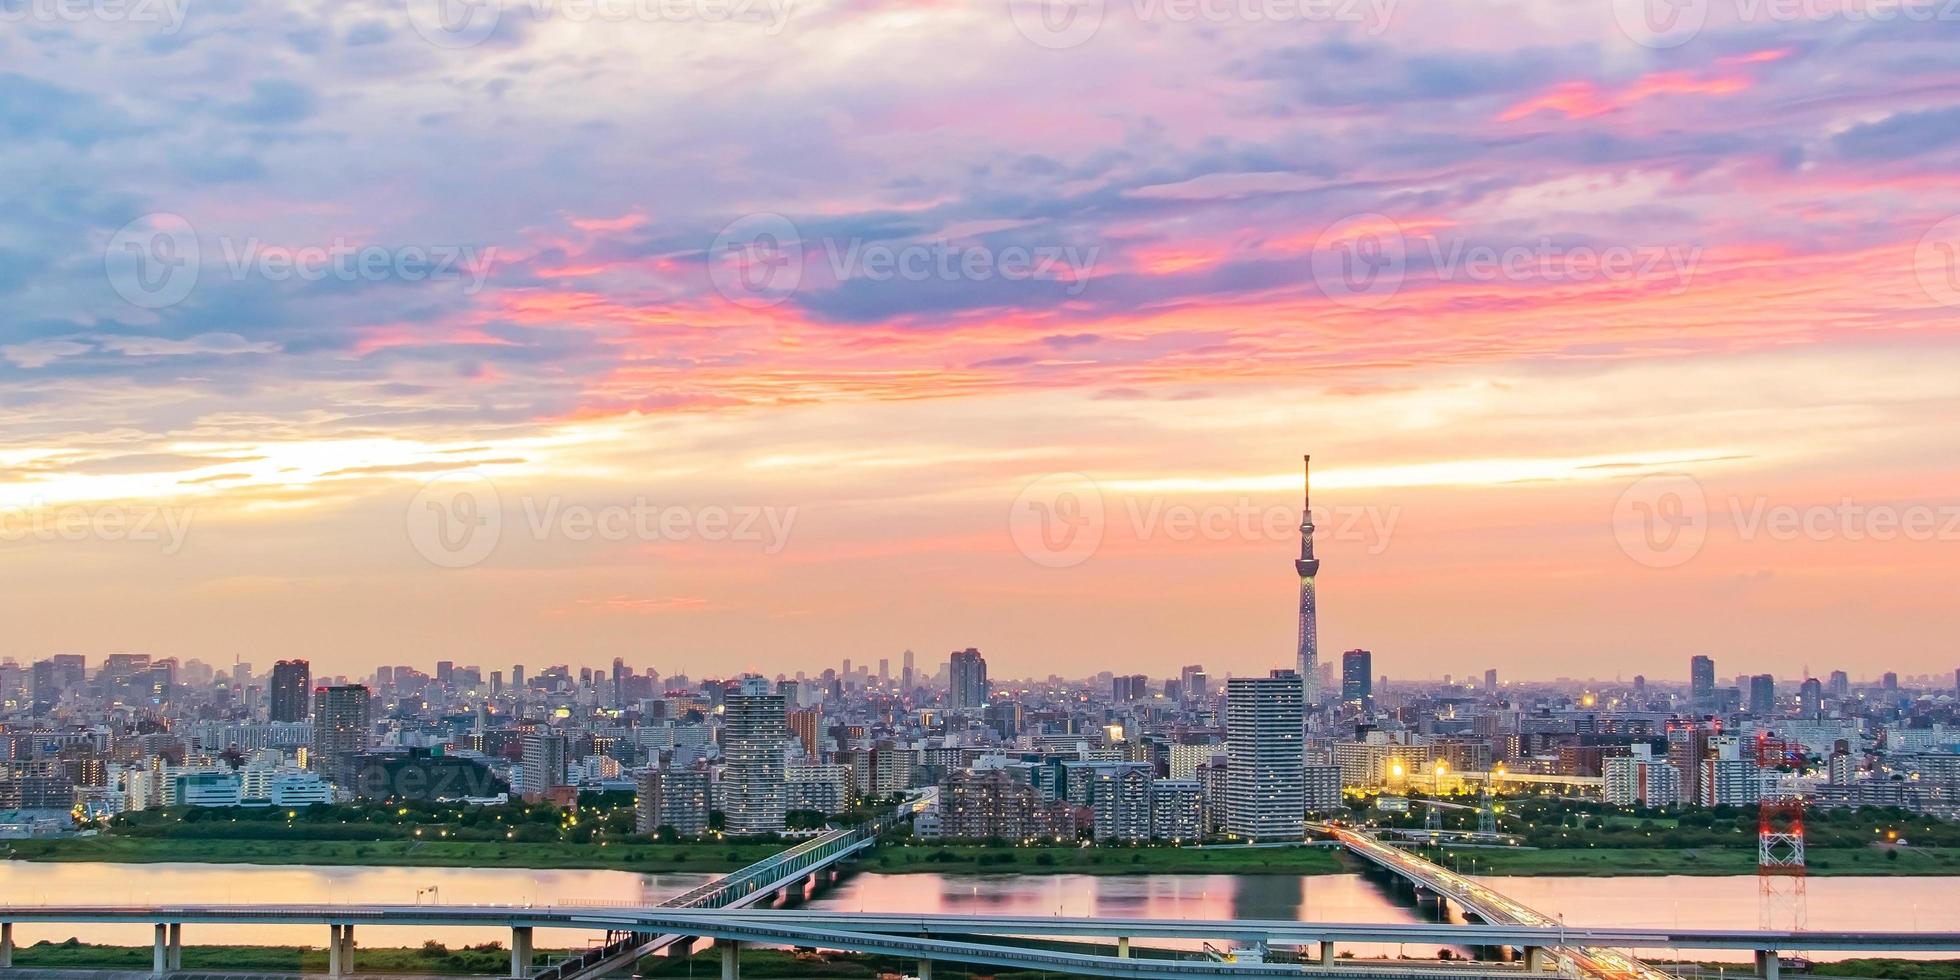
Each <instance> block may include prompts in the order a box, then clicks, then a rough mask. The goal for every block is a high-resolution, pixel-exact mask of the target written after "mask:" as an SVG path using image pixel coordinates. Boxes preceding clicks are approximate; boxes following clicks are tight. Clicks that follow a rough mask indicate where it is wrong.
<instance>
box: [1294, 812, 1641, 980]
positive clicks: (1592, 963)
mask: <svg viewBox="0 0 1960 980" xmlns="http://www.w3.org/2000/svg"><path fill="white" fill-rule="evenodd" d="M1322 829H1324V830H1326V831H1327V832H1328V833H1331V834H1333V835H1334V837H1335V839H1336V840H1339V841H1340V842H1341V843H1342V844H1343V845H1345V846H1346V847H1347V849H1348V850H1349V851H1351V852H1353V853H1354V854H1357V855H1360V856H1361V857H1363V858H1366V859H1367V860H1369V861H1372V862H1374V863H1375V864H1376V865H1378V866H1380V867H1382V868H1385V869H1387V870H1388V871H1390V872H1393V873H1394V874H1397V875H1400V876H1401V877H1403V878H1406V879H1408V880H1410V881H1412V882H1415V883H1416V884H1418V885H1420V886H1422V887H1424V888H1427V889H1429V890H1430V891H1433V892H1435V893H1436V894H1438V895H1441V896H1443V897H1445V898H1448V899H1450V900H1451V901H1454V902H1456V903H1458V904H1459V905H1461V906H1462V907H1464V908H1465V909H1468V910H1469V911H1471V912H1474V913H1476V915H1477V916H1478V917H1479V918H1481V919H1483V920H1484V921H1486V922H1493V923H1497V924H1500V925H1521V926H1536V927H1539V928H1541V929H1549V928H1554V927H1556V928H1558V929H1559V930H1560V931H1561V932H1563V931H1564V923H1561V922H1559V921H1558V920H1556V919H1553V918H1551V917H1550V916H1547V915H1545V914H1544V913H1542V912H1539V911H1538V910H1536V909H1533V908H1531V907H1530V906H1527V905H1525V904H1523V903H1521V902H1518V901H1516V900H1514V899H1512V898H1509V897H1507V896H1505V895H1504V894H1502V893H1501V892H1497V891H1494V890H1492V889H1490V888H1486V887H1484V886H1483V885H1481V884H1479V883H1477V882H1476V881H1475V880H1473V879H1470V878H1466V877H1464V876H1463V875H1460V874H1457V873H1456V872H1454V871H1451V870H1450V869H1448V868H1445V867H1443V866H1442V865H1439V864H1436V863H1435V862H1432V861H1427V860H1424V859H1423V858H1420V857H1417V856H1416V855H1414V854H1411V853H1409V852H1408V851H1405V850H1403V849H1401V848H1399V847H1395V846H1393V845H1390V844H1384V843H1382V842H1381V841H1378V840H1376V839H1375V838H1373V837H1370V836H1368V835H1367V834H1363V833H1360V832H1358V831H1353V830H1348V829H1347V828H1345V827H1335V826H1331V825H1329V826H1324V827H1323V828H1322ZM1553 949H1554V951H1555V954H1554V955H1556V956H1558V957H1560V958H1561V959H1563V960H1565V961H1566V962H1567V963H1570V964H1571V965H1572V966H1573V967H1574V968H1575V969H1577V970H1578V971H1580V972H1581V973H1582V974H1584V975H1586V976H1591V977H1611V978H1615V980H1673V975H1672V974H1669V973H1667V972H1666V971H1664V970H1659V969H1656V968H1654V967H1652V966H1649V965H1647V964H1646V963H1643V962H1641V961H1640V960H1639V959H1637V958H1635V957H1633V956H1631V955H1629V954H1626V953H1622V952H1620V951H1618V950H1614V949H1606V948H1603V947H1598V946H1567V945H1565V944H1564V943H1563V942H1561V943H1560V944H1559V945H1558V946H1556V947H1553Z"/></svg>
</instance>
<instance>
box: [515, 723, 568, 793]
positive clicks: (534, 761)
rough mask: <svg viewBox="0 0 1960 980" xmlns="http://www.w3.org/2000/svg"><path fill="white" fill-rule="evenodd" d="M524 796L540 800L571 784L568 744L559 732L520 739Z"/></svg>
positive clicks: (538, 733) (531, 735)
mask: <svg viewBox="0 0 1960 980" xmlns="http://www.w3.org/2000/svg"><path fill="white" fill-rule="evenodd" d="M523 766H524V797H525V799H531V800H535V799H540V798H542V797H543V796H545V795H546V794H547V793H550V792H551V791H552V790H554V789H557V788H559V787H561V786H564V785H566V784H568V783H570V782H571V745H570V740H568V739H567V738H566V737H565V736H564V735H563V734H561V733H559V732H552V731H543V732H532V733H530V734H528V735H526V736H524V763H523Z"/></svg>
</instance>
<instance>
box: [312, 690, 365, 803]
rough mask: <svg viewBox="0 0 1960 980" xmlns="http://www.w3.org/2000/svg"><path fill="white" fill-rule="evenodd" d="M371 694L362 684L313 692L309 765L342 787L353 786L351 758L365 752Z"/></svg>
mask: <svg viewBox="0 0 1960 980" xmlns="http://www.w3.org/2000/svg"><path fill="white" fill-rule="evenodd" d="M373 698H374V696H373V694H372V693H371V692H370V691H368V689H367V686H366V685H364V684H347V685H343V686H340V687H322V688H319V689H318V690H316V691H314V692H313V704H314V710H313V753H312V756H311V760H310V761H311V764H312V766H313V768H314V769H315V770H316V771H318V772H319V773H320V774H322V775H324V776H326V777H327V778H328V779H330V780H332V781H333V782H334V783H335V784H337V785H340V786H343V787H351V786H352V785H353V776H354V771H353V762H352V760H353V758H354V757H355V756H356V755H359V754H360V753H361V752H363V751H366V749H367V746H368V734H369V730H370V729H371V728H372V727H373V715H372V712H373V703H372V702H373Z"/></svg>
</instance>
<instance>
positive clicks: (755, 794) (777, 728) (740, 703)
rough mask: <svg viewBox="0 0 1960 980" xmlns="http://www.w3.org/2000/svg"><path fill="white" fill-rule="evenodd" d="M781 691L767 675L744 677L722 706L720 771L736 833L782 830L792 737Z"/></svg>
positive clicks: (730, 821) (726, 808)
mask: <svg viewBox="0 0 1960 980" xmlns="http://www.w3.org/2000/svg"><path fill="white" fill-rule="evenodd" d="M784 716H785V706H784V704H783V696H782V695H781V694H778V693H777V692H776V691H775V690H774V688H773V686H772V685H771V684H770V683H769V680H768V678H765V677H754V676H751V677H744V678H742V685H741V688H740V690H739V691H738V692H736V693H734V694H730V695H728V697H727V698H726V699H725V700H724V701H723V709H722V746H721V751H722V756H723V758H725V759H726V760H727V768H725V769H724V770H723V771H722V782H723V788H724V789H725V790H726V791H727V792H726V794H725V795H726V801H725V804H724V812H725V813H726V814H727V817H728V832H729V833H730V834H735V835H737V836H742V835H753V834H778V833H782V831H783V815H784V798H783V797H784V782H785V779H786V778H787V777H786V776H785V774H784V763H783V752H784V747H785V745H786V744H787V743H788V740H789V729H788V726H787V724H786V723H785V721H784Z"/></svg>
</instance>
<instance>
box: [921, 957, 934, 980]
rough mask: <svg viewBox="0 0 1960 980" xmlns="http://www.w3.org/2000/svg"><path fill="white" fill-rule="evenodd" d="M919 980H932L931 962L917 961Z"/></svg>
mask: <svg viewBox="0 0 1960 980" xmlns="http://www.w3.org/2000/svg"><path fill="white" fill-rule="evenodd" d="M919 980H932V961H931V960H920V961H919Z"/></svg>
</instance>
